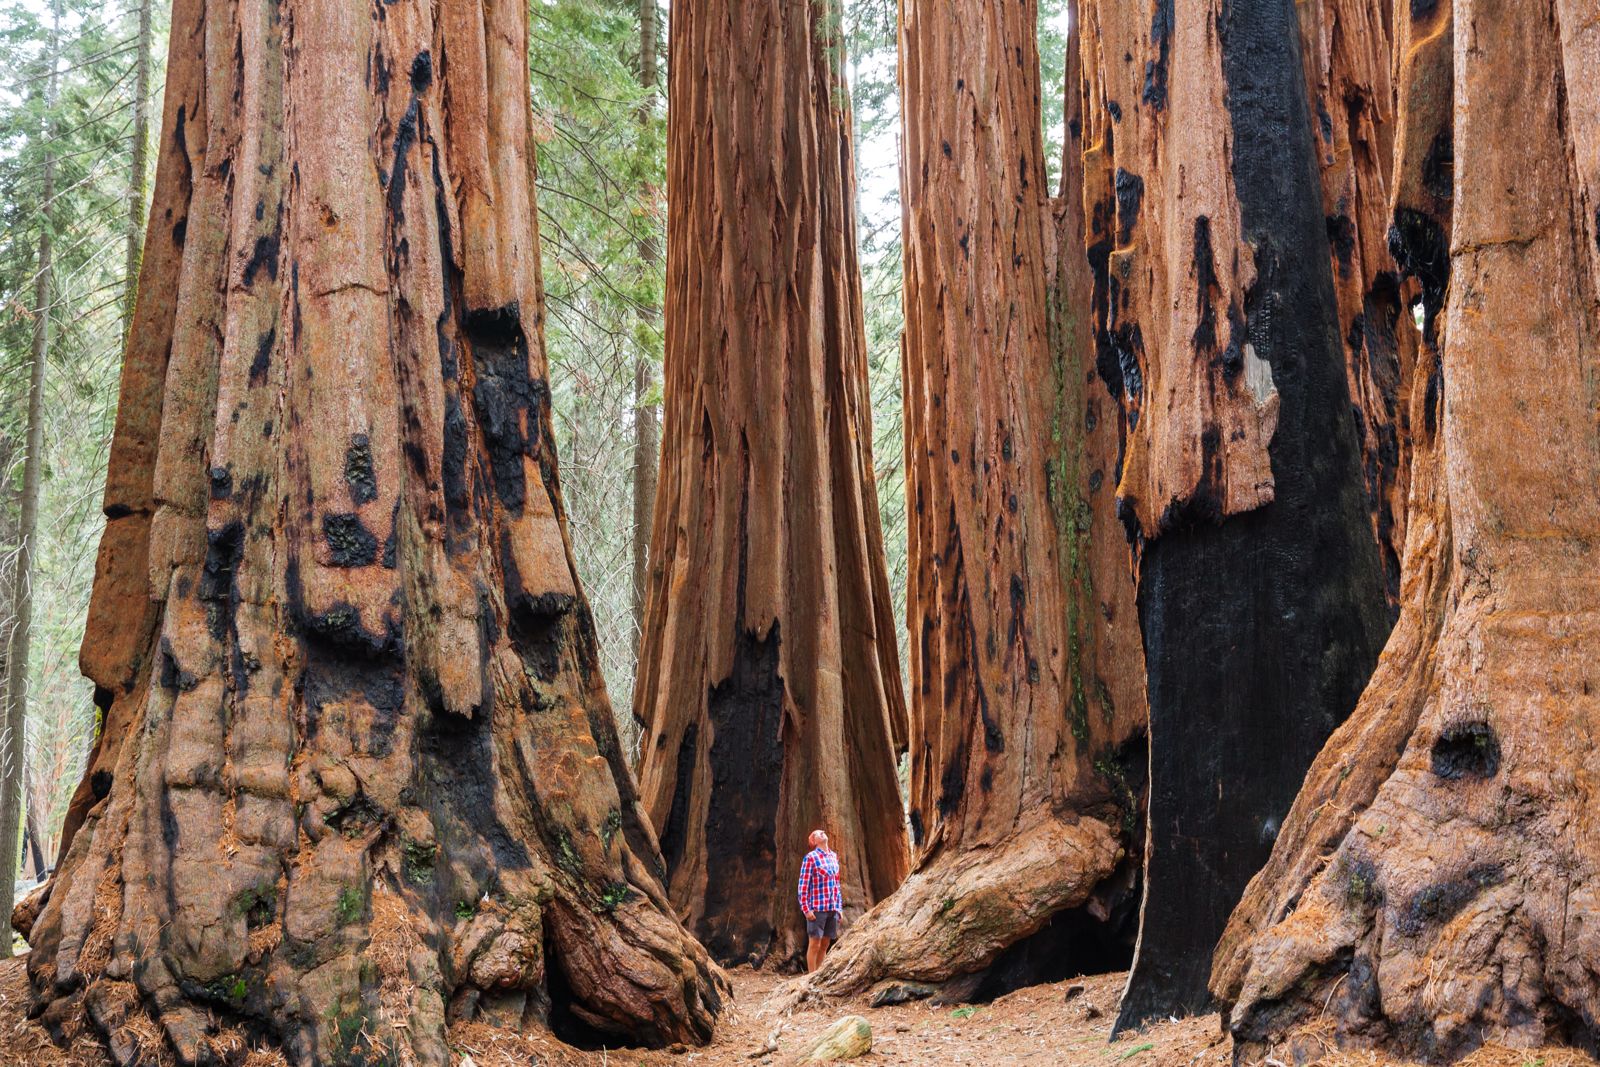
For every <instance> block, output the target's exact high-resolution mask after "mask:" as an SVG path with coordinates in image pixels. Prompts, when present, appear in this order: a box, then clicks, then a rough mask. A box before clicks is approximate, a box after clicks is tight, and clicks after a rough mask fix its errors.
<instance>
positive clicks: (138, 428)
mask: <svg viewBox="0 0 1600 1067" xmlns="http://www.w3.org/2000/svg"><path fill="white" fill-rule="evenodd" d="M527 20H528V10H527V7H526V5H525V4H524V3H523V2H522V0H441V2H440V3H438V4H434V5H429V4H420V5H419V4H406V3H400V4H394V5H385V6H380V7H378V8H366V7H362V6H359V5H351V4H349V3H346V2H343V0H178V2H177V3H176V5H175V8H174V10H173V16H172V24H173V25H172V34H171V38H170V41H171V44H170V54H169V63H168V67H167V69H168V72H169V74H168V79H167V84H166V91H165V116H164V126H163V133H162V136H161V139H160V142H159V144H160V149H159V160H158V165H157V177H156V193H155V197H154V202H153V206H152V210H151V213H150V224H149V227H148V233H147V236H146V241H145V250H144V257H143V263H142V266H141V272H140V284H139V294H138V299H137V301H136V303H135V307H134V323H133V328H132V329H131V330H130V331H129V338H130V340H129V345H128V350H127V353H126V356H125V359H124V363H123V374H122V385H121V395H120V400H119V405H118V411H117V426H116V432H115V435H114V437H113V440H112V445H111V458H110V463H109V466H108V470H107V485H106V495H105V505H104V507H105V513H106V515H107V523H106V530H105V534H104V536H103V538H102V540H101V545H100V555H99V559H98V564H97V569H96V576H95V584H94V590H93V595H92V599H91V603H90V609H89V619H88V623H87V626H86V630H85V635H84V642H83V648H82V651H81V656H80V662H81V664H82V667H83V669H84V672H85V674H87V675H88V676H89V677H90V678H91V679H92V680H93V681H94V683H95V686H96V702H97V703H98V704H99V705H100V707H101V708H102V709H103V713H104V728H103V730H102V732H101V734H100V737H99V739H98V741H97V743H96V747H95V750H94V752H93V754H92V756H91V759H90V762H89V764H88V766H87V767H86V768H85V771H84V776H83V779H82V782H81V783H80V786H79V789H78V791H77V793H76V794H75V796H74V798H73V815H72V817H71V818H70V819H69V821H68V830H69V831H70V837H68V838H66V839H65V841H64V844H63V845H62V847H61V859H60V862H59V866H58V869H57V872H56V875H55V877H54V878H53V879H52V881H51V882H50V887H49V892H48V897H47V899H46V900H45V902H44V904H43V910H42V911H40V912H39V913H38V915H37V918H36V920H35V921H34V923H33V925H32V929H31V933H30V938H29V939H30V942H31V943H32V946H33V950H32V952H31V953H30V956H29V976H30V979H31V981H32V984H33V990H34V996H35V1005H34V1007H35V1008H36V1009H37V1011H38V1012H39V1014H40V1017H41V1019H42V1021H43V1022H44V1023H46V1024H47V1025H48V1026H50V1027H51V1028H52V1029H53V1030H54V1031H55V1033H56V1034H57V1035H58V1037H59V1036H61V1035H63V1034H65V1033H67V1032H73V1033H76V1032H78V1030H79V1029H81V1028H88V1029H89V1030H90V1032H93V1033H97V1034H99V1035H101V1036H102V1037H103V1038H104V1039H105V1040H106V1041H107V1043H108V1044H109V1045H110V1046H111V1048H112V1050H113V1051H115V1052H116V1054H117V1057H118V1058H119V1059H120V1060H122V1061H123V1062H132V1061H134V1060H135V1059H136V1058H137V1059H139V1060H140V1061H141V1062H143V1061H145V1060H149V1059H153V1058H155V1057H154V1055H153V1053H151V1052H150V1050H148V1049H147V1048H146V1047H145V1046H144V1045H143V1044H142V1042H145V1041H147V1040H148V1039H149V1036H150V1035H151V1034H154V1033H159V1034H160V1035H161V1039H162V1040H164V1041H165V1043H166V1044H167V1045H168V1046H170V1049H169V1051H171V1052H173V1053H174V1054H175V1056H176V1058H177V1059H178V1061H179V1062H182V1063H213V1062H224V1061H231V1060H232V1059H233V1058H234V1050H237V1049H241V1048H243V1047H244V1044H245V1041H246V1037H245V1035H246V1034H248V1035H249V1040H250V1042H251V1043H255V1042H258V1041H259V1042H265V1043H268V1044H271V1045H273V1046H275V1047H276V1048H277V1049H278V1050H280V1051H281V1052H282V1053H283V1055H284V1056H285V1058H286V1059H287V1060H288V1061H289V1062H290V1063H291V1064H293V1065H295V1067H310V1065H312V1064H325V1063H354V1062H363V1063H366V1062H374V1063H375V1062H391V1063H402V1062H405V1063H415V1064H417V1065H419V1067H448V1065H449V1064H450V1063H452V1062H453V1060H454V1057H453V1056H452V1054H451V1052H450V1048H449V1044H448V1041H447V1035H446V1025H447V1021H448V1023H450V1024H464V1023H467V1022H472V1021H479V1022H484V1023H487V1024H490V1025H493V1026H499V1027H508V1028H518V1029H526V1028H530V1027H543V1026H546V1025H548V1026H550V1027H551V1028H553V1029H555V1030H557V1031H558V1032H560V1033H563V1034H566V1035H567V1036H570V1037H575V1038H582V1039H584V1040H587V1041H593V1042H595V1043H597V1044H598V1043H601V1042H604V1043H608V1044H612V1045H615V1044H617V1043H618V1042H619V1040H620V1041H623V1042H631V1043H642V1044H649V1045H664V1044H670V1043H673V1042H679V1041H693V1042H704V1041H705V1040H707V1039H708V1038H709V1036H710V1032H711V1025H712V1021H713V1019H714V1018H715V1016H716V1014H717V1012H718V1011H719V1010H720V1006H721V996H722V993H723V991H724V990H725V988H726V987H725V983H724V981H723V979H722V978H721V976H720V972H718V971H717V970H716V968H715V967H714V965H712V964H711V962H710V960H709V958H708V957H707V956H706V954H705V952H704V950H703V949H701V948H700V946H699V945H697V944H696V943H695V942H694V940H693V939H692V938H691V937H690V936H689V935H688V933H687V932H686V931H685V930H684V929H683V927H682V926H681V924H679V922H678V921H677V920H676V919H675V918H674V917H673V916H672V913H671V908H670V906H669V904H668V902H667V900H666V895H665V892H664V890H663V887H662V885H661V883H660V881H659V880H658V876H657V874H656V872H657V871H658V870H659V869H660V866H661V859H660V853H659V851H658V850H657V848H656V845H655V838H654V835H653V834H652V833H651V831H650V828H649V826H648V825H647V824H646V822H645V821H644V818H643V815H642V813H641V811H640V809H639V806H638V803H637V799H636V793H635V787H634V783H633V779H632V777H631V775H630V774H629V771H628V768H627V765H626V761H625V755H624V753H623V752H622V749H621V746H620V744H619V742H618V738H617V732H616V723H615V719H614V716H613V713H612V709H611V706H610V702H609V700H608V699H607V697H606V693H605V686H604V682H603V680H602V678H601V675H600V668H599V663H598V644H597V641H596V637H595V633H594V629H593V623H592V620H591V615H590V612H589V608H588V606H587V604H586V603H585V601H584V598H583V593H582V590H581V588H580V586H579V584H578V580H577V576H576V573H575V570H574V565H573V561H572V554H571V550H570V544H569V541H568V537H567V529H566V516H565V509H564V504H563V501H562V497H561V493H560V488H559V483H558V473H557V471H558V464H557V461H556V454H555V442H554V439H553V426H552V419H551V410H550V390H549V386H548V380H547V363H546V357H545V348H544V332H543V314H544V306H543V301H544V297H543V291H542V284H541V280H540V274H539V229H538V221H537V220H538V215H537V211H536V204H535V201H534V190H535V181H534V179H535V166H534V155H533V152H534V146H533V133H532V114H531V111H530V107H529V86H528V75H527V34H528V21H527ZM152 1023H153V1024H154V1025H152ZM158 1028H159V1029H158ZM135 1035H139V1037H138V1040H139V1041H140V1042H141V1044H140V1045H139V1047H138V1050H137V1051H135V1050H134V1047H133V1043H134V1041H135Z"/></svg>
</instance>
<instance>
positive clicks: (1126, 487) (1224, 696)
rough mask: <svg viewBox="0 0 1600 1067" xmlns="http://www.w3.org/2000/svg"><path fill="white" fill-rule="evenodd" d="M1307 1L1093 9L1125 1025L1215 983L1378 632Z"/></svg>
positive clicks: (1091, 121) (1217, 0)
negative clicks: (1127, 937)
mask: <svg viewBox="0 0 1600 1067" xmlns="http://www.w3.org/2000/svg"><path fill="white" fill-rule="evenodd" d="M1296 7H1297V5H1295V4H1293V3H1290V2H1289V0H1230V2H1228V3H1223V2H1221V0H1206V2H1200V3H1193V4H1175V3H1173V2H1171V0H1157V2H1156V3H1154V4H1152V5H1149V6H1140V5H1134V6H1129V5H1126V4H1112V3H1099V2H1096V3H1092V4H1085V9H1084V30H1083V32H1084V35H1085V41H1084V46H1085V52H1084V57H1085V59H1084V66H1085V70H1086V72H1087V76H1088V77H1087V94H1088V101H1087V103H1086V105H1085V118H1084V129H1085V137H1086V145H1085V157H1086V163H1085V166H1086V171H1087V173H1088V177H1087V179H1086V181H1087V182H1088V185H1089V193H1088V196H1089V202H1090V205H1091V207H1090V216H1089V217H1090V234H1089V242H1090V247H1089V254H1090V260H1091V262H1092V263H1093V265H1094V268H1095V271H1096V290H1095V314H1096V318H1097V321H1096V331H1097V341H1098V343H1099V346H1100V353H1099V370H1100V376H1101V379H1102V382H1103V385H1104V387H1105V388H1106V389H1107V390H1108V392H1109V394H1110V397H1111V398H1112V400H1114V401H1115V402H1117V403H1119V404H1120V406H1121V407H1122V409H1123V420H1124V425H1125V427H1126V432H1125V446H1124V456H1123V462H1122V466H1121V471H1120V480H1119V483H1118V486H1117V496H1118V506H1119V509H1120V514H1121V515H1122V518H1123V521H1124V523H1125V525H1126V527H1127V530H1128V535H1129V538H1130V540H1131V541H1132V543H1133V546H1134V551H1135V553H1136V556H1137V561H1138V562H1137V566H1138V572H1139V614H1140V621H1141V625H1142V632H1143V637H1144V649H1145V656H1146V662H1147V667H1148V679H1149V701H1150V752H1151V757H1150V781H1151V794H1150V802H1149V803H1150V808H1149V810H1150V830H1149V840H1148V853H1147V856H1146V867H1145V873H1146V896H1145V901H1144V906H1143V916H1142V924H1141V932H1140V946H1139V952H1138V955H1137V957H1136V959H1135V962H1134V966H1133V969H1132V972H1131V975H1130V979H1129V986H1128V990H1127V993H1126V995H1125V997H1124V1000H1123V1004H1122V1011H1121V1015H1120V1017H1119V1020H1118V1025H1119V1026H1127V1025H1131V1024H1137V1023H1139V1022H1142V1021H1144V1020H1146V1019H1149V1018H1152V1017H1155V1016H1164V1015H1167V1014H1181V1013H1185V1012H1189V1011H1195V1010H1199V1009H1200V1008H1202V1007H1203V1006H1204V1005H1205V1004H1206V1002H1207V1000H1208V993H1207V990H1206V978H1207V969H1206V959H1207V958H1208V956H1209V953H1210V951H1211V949H1212V947H1213V946H1214V944H1215V942H1216V938H1217V936H1218V934H1219V933H1220V932H1221V929H1222V926H1223V924H1224V923H1225V921H1226V917H1227V915H1228V912H1229V911H1230V910H1231V908H1232V907H1233V905H1234V903H1235V902H1236V901H1237V899H1238V895H1239V893H1240V891H1241V890H1242V889H1243V886H1244V884H1245V882H1246V881H1247V880H1248V878H1249V877H1250V875H1252V874H1253V873H1254V872H1255V871H1256V870H1257V869H1258V868H1259V866H1260V865H1261V863H1262V862H1264V861H1265V860H1266V858H1267V854H1268V852H1269V850H1270V847H1271V842H1272V839H1273V836H1274V835H1275V834H1276V832H1277V828H1278V825H1279V823H1280V822H1281V820H1282V818H1283V816H1284V814H1285V813H1286V812H1287V811H1288V808H1289V805H1290V803H1291V801H1292V799H1293V796H1294V793H1295V790H1296V789H1297V787H1298V786H1299V783H1300V781H1301V779H1302V776H1303V774H1304V770H1305V768H1306V766H1307V765H1309V763H1310V761H1311V759H1312V758H1313V756H1314V755H1315V753H1316V751H1317V750H1318V748H1319V747H1320V746H1321V745H1322V743H1323V742H1324V741H1325V740H1326V738H1327V736H1328V735H1329V733H1331V732H1332V730H1333V728H1334V727H1335V726H1337V725H1338V723H1339V722H1340V721H1341V720H1342V719H1343V718H1344V717H1345V716H1346V715H1347V714H1348V713H1349V711H1350V709H1351V708H1352V707H1353V706H1354V703H1355V700H1356V697H1357V696H1358V695H1359V693H1360V690H1361V687H1362V685H1363V684H1364V683H1365V682H1366V679H1367V677H1368V675H1369V673H1370V671H1371V668H1372V664H1373V662H1374V660H1375V658H1376V655H1377V651H1378V649H1379V647H1380V646H1381V643H1382V640H1383V638H1384V635H1385V633H1386V630H1387V624H1388V620H1387V617H1386V616H1387V613H1386V611H1385V604H1384V591H1383V582H1382V577H1381V571H1380V565H1379V558H1378V552H1377V550H1376V539H1375V534H1374V522H1373V519H1372V518H1371V517H1370V516H1371V513H1370V512H1369V509H1368V506H1367V499H1366V494H1365V493H1364V492H1363V476H1362V471H1361V465H1360V459H1361V456H1360V451H1359V443H1358V441H1357V439H1356V436H1355V433H1354V430H1353V427H1352V422H1351V417H1350V413H1351V396H1350V391H1349V387H1348V385H1347V380H1346V366H1347V357H1346V353H1345V344H1344V332H1343V331H1342V330H1341V324H1340V320H1339V317H1338V315H1339V303H1338V299H1337V296H1336V291H1335V286H1334V282H1333V272H1334V266H1333V261H1334V259H1335V258H1336V253H1335V254H1334V255H1328V256H1325V255H1321V254H1313V255H1307V250H1317V251H1318V252H1320V250H1321V249H1323V248H1327V247H1328V246H1327V243H1326V242H1327V239H1328V238H1327V222H1326V218H1325V215H1324V212H1323V210H1322V203H1323V192H1322V187H1321V183H1320V182H1319V174H1318V169H1317V165H1316V162H1315V157H1314V156H1313V136H1312V120H1311V110H1310V108H1309V107H1308V102H1307V101H1308V94H1307V88H1306V84H1305V71H1306V64H1305V63H1304V62H1303V60H1302V47H1301V42H1300V34H1299V32H1298V30H1299V28H1300V27H1299V21H1298V18H1297V15H1296ZM1313 66H1315V65H1313ZM1335 132H1336V133H1337V131H1335Z"/></svg>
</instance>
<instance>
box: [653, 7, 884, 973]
mask: <svg viewBox="0 0 1600 1067" xmlns="http://www.w3.org/2000/svg"><path fill="white" fill-rule="evenodd" d="M830 11H831V9H830V8H829V6H828V5H827V4H821V3H814V2H812V0H769V2H763V3H758V4H739V3H731V2H728V0H705V2H696V3H692V4H688V5H684V6H683V7H682V8H681V9H679V10H678V11H677V12H675V14H674V17H673V20H672V28H671V32H672V38H671V55H672V65H671V70H670V82H669V86H668V93H669V100H670V105H671V106H670V110H669V118H668V154H669V168H668V194H667V196H668V201H669V202H670V203H671V205H672V211H671V215H670V217H669V221H668V232H667V299H666V324H667V347H666V379H667V380H666V423H665V444H664V448H663V453H662V465H661V481H660V486H659V489H658V492H657V501H656V514H655V530H654V535H653V537H652V539H651V562H650V567H651V574H650V595H649V606H648V610H647V620H646V627H645V634H644V642H643V646H642V651H641V655H640V670H639V677H638V683H637V684H636V685H635V687H634V693H635V694H636V697H635V701H634V708H635V712H636V714H637V716H638V718H639V720H640V722H641V725H642V727H643V740H642V754H641V770H640V781H641V794H642V797H643V799H644V803H645V807H646V810H648V811H649V813H650V815H651V817H652V819H653V820H654V824H655V826H656V827H657V828H658V830H659V832H660V834H661V846H662V850H663V852H664V854H665V856H666V861H667V867H668V871H669V874H670V878H671V882H670V892H671V898H672V901H673V903H674V905H676V906H677V908H678V909H679V913H680V914H681V915H683V916H684V917H685V918H686V920H687V921H688V923H689V926H690V928H691V929H693V930H694V931H695V932H696V933H697V934H699V936H700V937H701V938H702V939H703V940H704V941H705V943H706V945H707V946H708V947H709V948H710V949H711V951H712V953H713V954H715V955H716V956H718V957H720V958H722V959H726V960H741V961H742V960H745V959H753V960H756V961H760V960H762V959H766V958H768V957H769V956H771V957H774V958H776V959H777V960H779V961H782V962H785V963H787V962H790V961H793V960H795V959H797V958H799V957H800V956H802V955H803V953H804V950H805V928H804V918H803V916H802V915H801V913H800V911H799V908H798V906H797V904H796V902H795V895H794V880H795V875H796V873H797V871H798V870H799V864H800V860H801V858H802V857H803V856H804V854H805V852H806V850H807V848H808V847H809V846H808V845H807V844H806V837H807V835H808V834H809V833H810V831H811V830H813V829H815V828H817V827H819V826H820V827H824V828H826V829H827V830H828V831H829V832H830V835H831V836H832V838H833V843H834V846H835V848H836V849H837V851H838V852H839V854H840V856H841V858H842V861H843V887H844V901H845V907H846V910H847V911H848V912H858V911H860V910H863V909H865V908H866V907H869V906H871V905H872V904H873V903H874V902H875V901H877V900H878V899H880V898H882V897H884V896H886V895H887V894H888V893H889V892H891V891H892V890H893V889H894V888H895V886H896V885H898V884H899V883H900V880H901V879H902V878H904V877H905V871H906V864H907V855H906V846H905V830H904V818H903V814H902V810H903V809H902V807H901V804H900V796H899V789H898V783H897V777H896V774H895V761H896V753H897V751H899V750H903V749H904V747H905V705H904V697H903V695H902V693H901V683H900V670H899V664H898V660H897V656H896V653H895V640H894V630H895V625H894V620H893V617H892V615H891V613H890V602H889V591H888V581H887V578H886V575H885V570H884V562H883V544H882V533H881V532H880V530H879V525H878V509H877V494H876V490H875V489H874V487H873V481H872V462H871V446H870V441H871V408H870V400H869V397H868V393H867V388H866V349H865V344H864V335H863V326H862V307H861V289H860V275H859V271H858V269H857V265H856V251H855V208H854V205H855V183H854V177H853V174H854V165H853V154H852V148H851V137H850V114H849V111H848V109H847V107H846V100H847V96H846V89H845V85H844V80H843V76H842V74H841V72H840V68H839V64H840V62H841V56H840V53H839V41H838V37H837V34H838V32H839V31H838V27H837V26H836V25H834V24H833V23H832V22H831V21H830V19H831V16H830V14H829V12H830Z"/></svg>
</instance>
